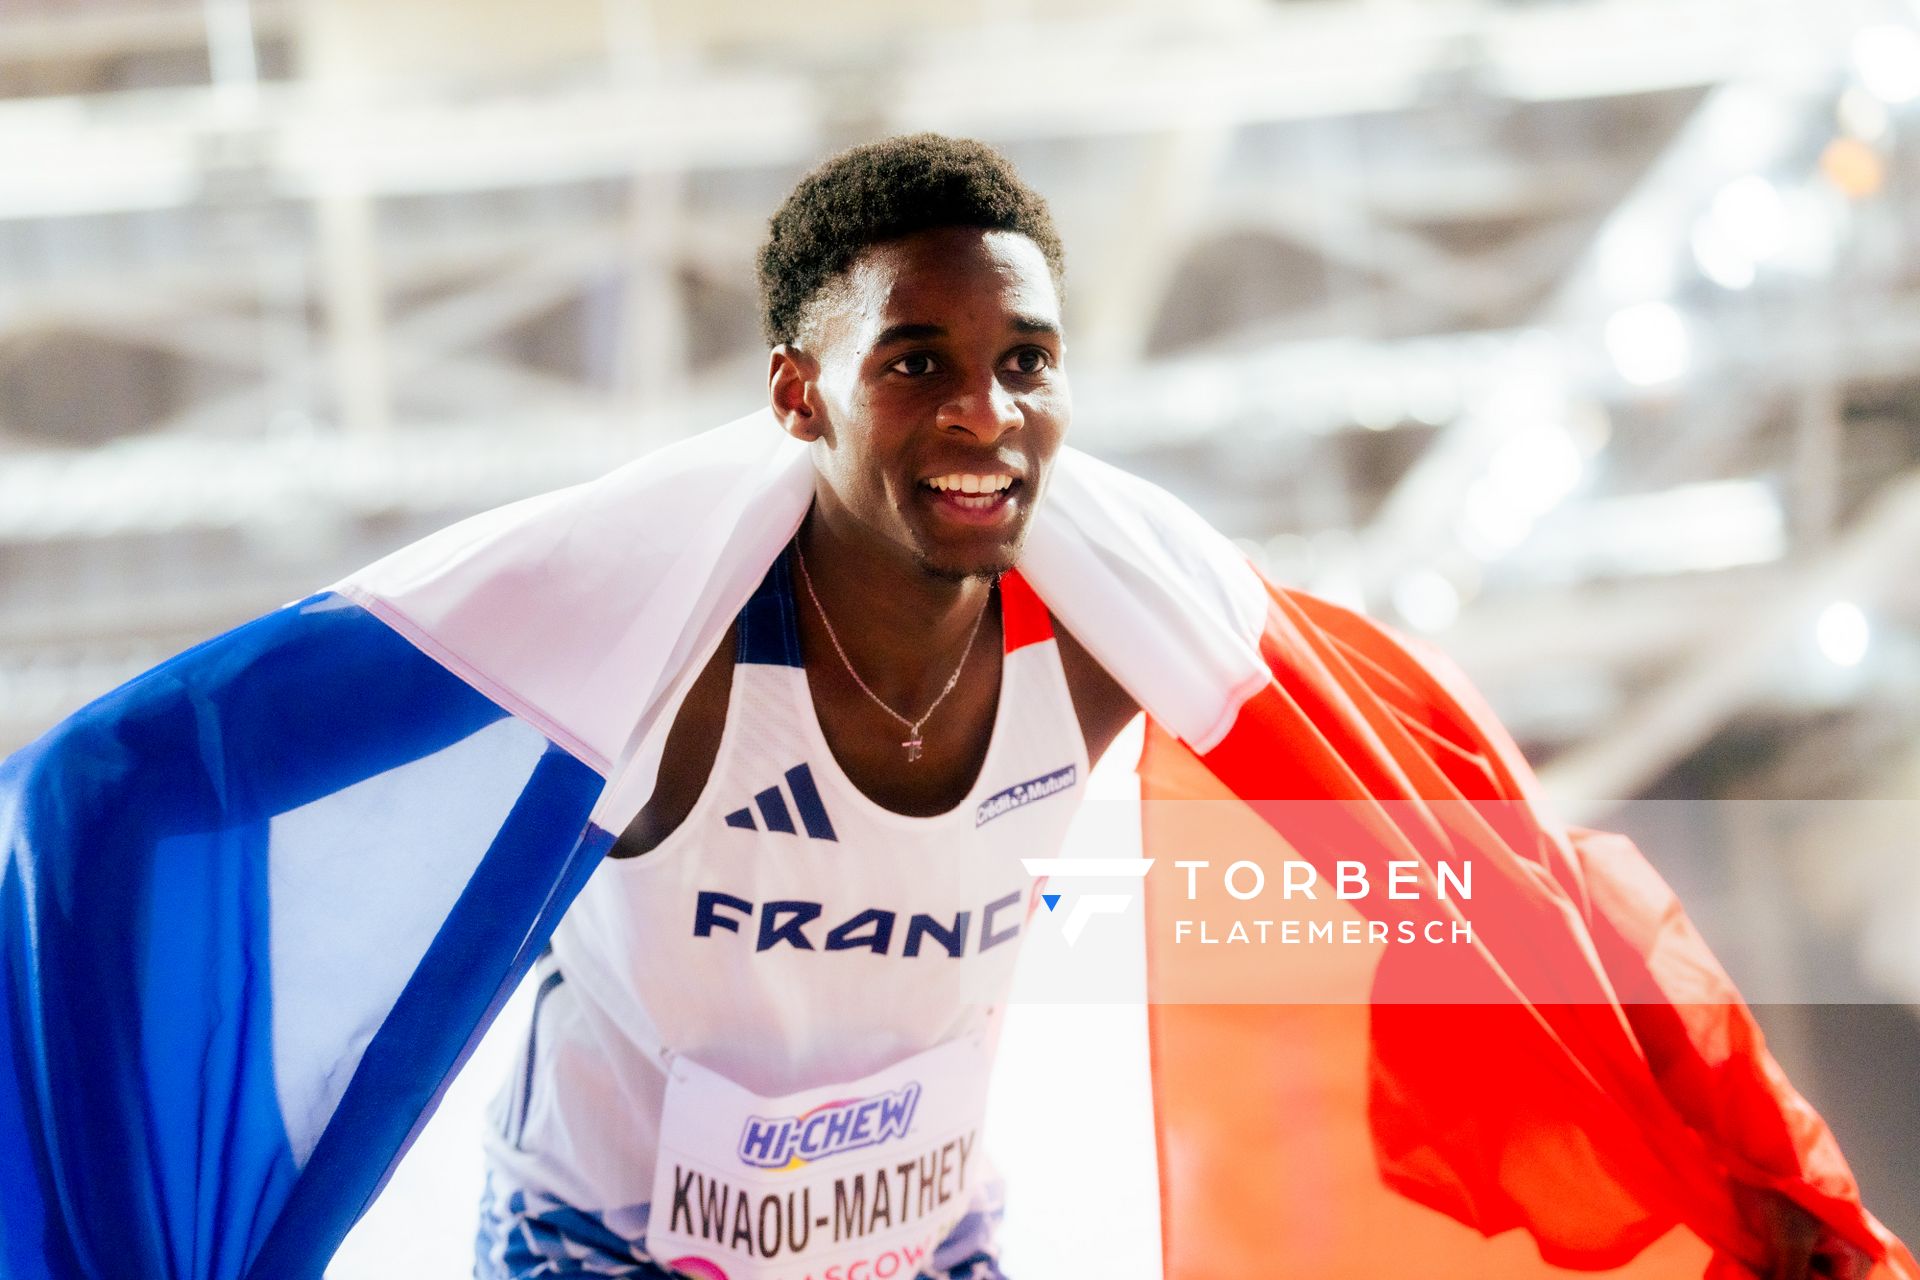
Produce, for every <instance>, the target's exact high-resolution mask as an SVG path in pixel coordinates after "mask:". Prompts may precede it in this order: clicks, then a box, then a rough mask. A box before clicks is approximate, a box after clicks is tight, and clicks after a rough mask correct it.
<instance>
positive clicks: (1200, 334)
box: [0, 0, 1920, 1274]
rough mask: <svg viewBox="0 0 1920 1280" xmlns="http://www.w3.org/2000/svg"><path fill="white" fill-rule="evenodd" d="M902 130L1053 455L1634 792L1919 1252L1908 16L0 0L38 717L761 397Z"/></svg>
mask: <svg viewBox="0 0 1920 1280" xmlns="http://www.w3.org/2000/svg"><path fill="white" fill-rule="evenodd" d="M922 128H928V129H936V130H940V131H944V132H950V133H959V134H968V135H973V136H977V137H981V138H983V139H986V140H987V141H990V142H992V143H994V144H996V145H998V146H1000V147H1001V148H1003V149H1004V150H1005V151H1006V152H1007V153H1008V154H1009V155H1010V156H1011V157H1012V158H1013V159H1014V161H1015V162H1016V163H1017V164H1018V165H1019V166H1020V168H1021V169H1022V171H1023V172H1024V173H1025V174H1026V175H1027V177H1028V178H1029V179H1030V180H1031V181H1032V182H1033V183H1034V184H1035V185H1036V186H1037V187H1038V188H1039V189H1040V190H1041V191H1042V192H1043V193H1044V194H1045V195H1046V196H1047V197H1048V198H1049V199H1050V201H1051V202H1052V203H1053V206H1054V209H1055V211H1056V214H1057V216H1058V219H1059V221H1060V223H1061V225H1062V231H1063V234H1064V237H1065V240H1066V244H1067V249H1068V271H1069V278H1068V317H1069V331H1070V334H1071V348H1070V353H1071V354H1070V367H1071V369H1072V373H1073V378H1074V386H1075V390H1076V393H1077V410H1078V412H1077V416H1076V427H1075V442H1076V443H1077V444H1079V445H1080V446H1081V447H1083V448H1086V449H1089V450H1091V451H1093V452H1095V453H1097V454H1100V455H1102V456H1104V457H1106V458H1108V459H1110V460H1112V461H1114V462H1117V463H1119V464H1121V465H1123V466H1126V467H1128V468H1131V469H1133V470H1136V471H1138V472H1140V473H1142V474H1144V475H1147V476H1149V477H1151V478H1153V479H1155V480H1157V481H1159V482H1160V483H1162V484H1164V485H1166V486H1168V487H1170V488H1171V489H1173V490H1174V491H1175V492H1177V493H1179V494H1180V495H1182V496H1183V497H1185V498H1186V499H1187V500H1189V501H1190V502H1192V503H1193V504H1194V505H1195V506H1196V507H1198V508H1199V509H1200V510H1201V511H1202V512H1203V513H1204V514H1205V515H1207V516H1208V517H1209V518H1210V519H1211V520H1212V521H1213V522H1214V523H1215V524H1217V525H1218V526H1219V527H1221V528H1222V529H1224V530H1226V531H1228V532H1229V533H1231V534H1233V535H1234V536H1235V537H1237V538H1239V539H1241V540H1242V542H1243V544H1244V545H1245V547H1246V548H1247V550H1248V551H1249V552H1250V553H1251V554H1252V555H1254V556H1255V557H1257V558H1259V559H1260V560H1261V561H1262V562H1263V563H1264V564H1265V565H1266V567H1267V568H1268V569H1269V570H1270V571H1271V572H1274V573H1276V574H1278V575H1280V576H1282V577H1283V578H1285V579H1287V580H1290V581H1294V582H1297V583H1301V584H1304V585H1306V586H1308V587H1310V588H1312V589H1315V590H1318V591H1320V592H1322V593H1324V594H1327V595H1330V596H1333V597H1335V598H1338V599H1341V600H1344V601H1347V602H1349V603H1353V604H1357V605H1360V606H1362V607H1365V608H1366V609H1368V610H1369V611H1370V612H1372V613H1374V614H1375V615H1377V616H1380V617H1382V618H1384V619H1386V620H1388V621H1390V622H1392V623H1394V624H1396V625H1398V626H1401V627H1404V628H1406V629H1408V630H1411V631H1415V632H1418V633H1422V634H1425V635H1427V636H1429V637H1430V638H1431V639H1432V640H1433V641H1434V642H1435V643H1437V644H1438V645H1439V646H1440V647H1442V648H1443V649H1445V650H1446V651H1447V652H1449V653H1450V654H1451V655H1452V656H1453V657H1454V658H1456V659H1457V660H1458V661H1459V662H1460V663H1461V664H1462V665H1463V666H1464V667H1465V668H1466V669H1467V671H1468V673H1469V674H1470V675H1471V676H1472V677H1473V678H1474V679H1475V680H1476V681H1477V682H1478V683H1479V685H1480V686H1481V688H1482V689H1483V690H1484V691H1485V692H1486V693H1487V695H1488V696H1489V698H1490V700H1491V701H1492V702H1493V704H1494V706H1495V707H1496V709H1497V710H1498V711H1499V712H1500V714H1501V715H1502V716H1503V717H1504V719H1505V721H1506V723H1507V724H1508V725H1509V726H1511V728H1512V729H1513V730H1514V732H1515V734H1516V735H1517V736H1518V737H1519V738H1520V739H1521V741H1522V743H1523V745H1524V746H1525V747H1526V748H1527V749H1528V751H1529V754H1530V755H1531V757H1532V758H1533V759H1534V760H1535V761H1536V763H1538V764H1539V765H1540V767H1541V768H1542V771H1543V774H1544V776H1545V777H1546V779H1547V781H1548V783H1549V786H1550V788H1551V790H1552V791H1553V793H1554V795H1555V797H1556V800H1557V801H1558V803H1559V804H1560V805H1561V806H1562V807H1563V809H1564V811H1565V813H1566V814H1567V816H1569V817H1570V818H1572V819H1575V820H1581V821H1594V822H1608V821H1613V822H1620V823H1623V824H1626V825H1629V826H1632V825H1634V823H1636V822H1639V823H1641V824H1642V825H1644V826H1645V827H1647V828H1649V829H1648V830H1644V831H1640V832H1639V834H1641V835H1642V838H1643V844H1645V846H1646V847H1647V849H1648V852H1649V854H1650V855H1651V856H1652V857H1653V858H1654V860H1655V861H1656V862H1657V863H1658V864H1659V865H1661V866H1662V868H1663V869H1664V870H1666V871H1667V873H1668V874H1669V875H1670V876H1671V877H1672V878H1673V879H1674V880H1675V881H1676V883H1677V884H1678V885H1679V887H1680V888H1681V890H1682V894H1683V896H1684V897H1685V898H1686V899H1687V901H1688V902H1689V904H1690V906H1691V907H1692V909H1693V911H1694V913H1695V914H1696V916H1697V918H1698V919H1699V921H1700V923H1701V925H1702V928H1703V930H1704V931H1705V932H1706V933H1707V934H1708V936H1709V938H1710V939H1711V940H1712V941H1713V942H1714V944H1715V946H1716V948H1717V949H1718V950H1719V951H1720V952H1721V954H1722V955H1723V956H1724V957H1725V958H1726V959H1727V961H1728V963H1729V965H1730V967H1731V968H1733V969H1734V971H1735V973H1736V976H1739V977H1741V978H1742V980H1743V982H1745V983H1746V984H1747V985H1748V986H1749V988H1750V989H1752V990H1755V991H1756V992H1759V993H1761V995H1762V998H1764V999H1768V1000H1769V1001H1771V1002H1770V1003H1768V1004H1767V1005H1766V1007H1764V1008H1763V1009H1762V1011H1761V1012H1762V1016H1763V1020H1764V1021H1765V1022H1766V1024H1767V1026H1768V1029H1769V1033H1770V1035H1771V1036H1772V1038H1773V1040H1774V1043H1775V1045H1776V1048H1777V1052H1778V1053H1779V1054H1780V1056H1781V1057H1782V1058H1783V1060H1785V1062H1786V1064H1787V1066H1788V1067H1789V1069H1790V1071H1791V1072H1792V1073H1793V1075H1794V1077H1795V1079H1796V1081H1798V1082H1799V1083H1800V1085H1801V1087H1802V1088H1803V1090H1805V1091H1806V1092H1808V1093H1809V1094H1810V1095H1811V1096H1812V1097H1813V1098H1814V1099H1815V1101H1816V1102H1817V1103H1819V1105H1821V1106H1822V1108H1823V1109H1824V1110H1825V1111H1826V1112H1827V1114H1828V1115H1829V1117H1830V1119H1831V1120H1832V1121H1833V1123H1834V1125H1835V1127H1836V1129H1838V1130H1839V1132H1840V1134H1841V1136H1842V1138H1843V1140H1844V1141H1845V1143H1846V1145H1847V1147H1848V1150H1849V1152H1850V1153H1851V1154H1852V1156H1853V1158H1854V1161H1855V1163H1856V1166H1857V1167H1858V1169H1859V1171H1860V1173H1861V1176H1862V1179H1863V1181H1864V1182H1865V1184H1866V1186H1867V1189H1868V1192H1869V1199H1870V1202H1871V1203H1873V1204H1874V1205H1875V1206H1876V1208H1877V1209H1878V1210H1879V1211H1880V1212H1881V1213H1882V1215H1883V1216H1885V1217H1886V1218H1887V1219H1888V1220H1889V1221H1890V1223H1891V1224H1892V1225H1894V1226H1895V1227H1896V1228H1898V1229H1900V1230H1902V1231H1904V1232H1905V1233H1906V1234H1907V1236H1908V1238H1909V1239H1910V1240H1911V1239H1912V1238H1913V1237H1915V1236H1917V1235H1920V1160H1916V1159H1915V1156H1914V1152H1915V1150H1916V1144H1917V1143H1920V1020H1917V1019H1916V1017H1915V1016H1914V1012H1913V1008H1912V1006H1914V1005H1916V1004H1920V848H1917V847H1916V844H1917V841H1916V837H1915V834H1914V833H1915V831H1916V829H1920V822H1916V818H1920V807H1916V805H1917V804H1920V399H1916V396H1917V395H1920V204H1917V203H1916V200H1915V193H1916V191H1917V190H1920V5H1915V4H1911V3H1892V2H1872V3H1869V2H1854V0H1793V2H1786V0H1564V2H1552V0H1540V2H1536V3H1525V2H1521V0H1508V2H1504V3H1496V2H1493V0H1451V2H1442V0H1186V2H1185V3H1181V4H1178V5H1174V4H1164V3H1149V2H1143V0H1052V2H1050V3H1045V4H1042V3H1038V2H1037V0H953V2H951V3H947V4H944V5H941V6H937V7H935V6H927V5H906V4H883V3H877V2H866V0H813V3H810V4H808V5H805V6H795V5H791V4H774V3H770V2H769V0H738V2H735V3H730V4H724V5H722V4H711V5H695V4H671V3H666V2H665V0H651V2H650V0H544V2H543V3H541V4H538V5H534V4H526V3H520V4H515V3H510V2H509V0H459V2H458V3H455V2H454V0H255V2H252V3H249V0H6V3H5V4H4V5H0V566H3V567H0V750H3V749H11V748H13V747H15V746H18V745H20V744H22V743H24V742H25V741H27V740H28V739H30V738H31V737H32V736H34V735H35V734H37V733H38V732H39V731H40V730H42V729H43V728H45V727H46V726H48V725H49V724H51V723H52V722H53V721H55V720H56V719H57V718H59V717H60V716H62V715H63V714H65V713H66V712H67V711H69V710H71V709H72V708H74V707H75V706H77V705H79V704H80V703H81V702H82V701H84V700H86V699H87V698H89V697H92V696H94V695H95V694H98V693H100V692H102V691H104V690H105V689H107V688H109V687H111V686H112V685H114V684H116V683H118V682H119V681H121V680H122V679H124V678H126V677H129V676H131V675H133V674H135V673H136V672H138V671H140V670H142V669H144V668H146V667H147V666H149V665H151V664H152V663H154V662H156V661H158V660H160V659H161V658H163V657H165V656H167V655H169V654H171V653H173V652H175V651H177V650H178V649H180V648H182V647H184V646H186V645H187V644H189V643H192V642H194V641H196V640H198V639H201V638H203V637H205V636H207V635H209V634H212V633H214V632H216V631H218V630H221V629H223V628H225V627H227V626H229V625H231V624H233V623H236V622H239V621H241V620H243V619H245V618H248V617H250V616H252V615H254V614H256V613H258V612H261V611H262V610H264V609H266V608H269V607H271V606H273V605H275V604H277V603H280V602H282V601H284V600H287V599H291V598H297V597H299V596H302V595H305V594H307V593H308V592H310V591H312V590H314V589H316V588H318V587H320V586H323V585H325V584H326V583H328V582H330V581H332V580H333V579H334V578H336V577H337V576H338V575H340V574H341V573H343V572H344V571H346V570H348V569H350V568H352V567H354V566H356V565H358V564H360V563H363V562H365V561H367V560H370V559H372V558H374V557H375V556H377V555H378V554H380V553H381V552H383V551H385V550H387V549H390V548H393V547H395V546H398V545H400V544H401V543H403V542H405V541H407V540H409V539H411V538H412V537H414V536H416V535H418V534H421V533H424V532H426V531H428V530H430V529H433V528H435V527H438V526H440V525H442V524H445V523H447V522H449V521H451V520H453V519H455V518H457V517H460V516H462V515H465V514H468V513H470V512H473V511H476V510H479V509H482V508H485V507H488V506H491V505H495V504H498V503H501V502H504V501H507V500H510V499H513V498H516V497H519V496H522V495H525V494H528V493H532V492H536V491H539V490H543V489H547V488H551V487H554V486H557V485H562V484H566V483H570V482H573V481H576V480H579V479H583V478H585V477H588V476H591V475H593V474H596V473H597V472H599V471H601V470H604V469H606V468H609V467H611V466H613V465H615V464H617V463H619V462H620V461H623V460H624V459H626V458H628V457H630V456H632V455H634V454H635V453H636V452H638V451H641V450H644V449H645V448H647V447H649V446H650V445H653V444H655V443H658V442H661V441H664V440H667V439H671V438H673V437H676V436H679V435H682V434H686V433H689V432H691V431H694V430H697V429H700V428H702V427H706V426H709V425H713V424H716V423H719V422H721V421H724V420H727V419H730V418H732V417H735V416H737V415H738V414H740V413H742V412H745V411H747V410H749V409H751V408H752V407H754V406H755V404H756V403H759V402H761V400H762V380H763V378H764V362H765V353H764V350H763V348H762V347H761V345H760V341H759V338H758V332H757V324H756V310H755V296H754V283H753V270H752V257H753V252H754V249H755V247H756V245H757V243H758V239H759V237H760V235H761V232H762V228H763V226H764V223H765V219H766V218H767V216H768V214H769V213H771V211H772V209H773V207H774V206H775V204H776V203H777V202H778V200H779V199H780V197H781V196H782V195H783V194H784V192H785V191H786V189H787V188H788V187H789V186H790V185H791V183H792V182H793V180H794V179H795V178H796V177H797V176H798V175H799V174H800V173H801V172H803V171H804V169H805V168H807V167H808V166H809V165H810V164H812V163H813V162H814V161H816V160H818V159H819V158H821V157H822V156H824V155H825V154H827V153H829V152H831V151H833V150H835V149H837V148H839V147H841V146H844V145H848V144H851V143H854V142H858V141H862V140H865V139H869V138H873V137H877V136H882V135H884V134H888V133H894V132H902V131H911V130H917V129H922ZM1708 799H1711V800H1716V801H1724V802H1729V803H1727V804H1723V805H1720V806H1718V807H1717V808H1716V809H1715V812H1716V813H1719V814H1721V815H1724V816H1723V817H1721V818H1719V819H1716V821H1715V823H1714V824H1712V825H1713V829H1711V830H1703V829H1701V828H1700V826H1699V824H1698V823H1697V822H1695V821H1693V820H1692V819H1681V818H1673V817H1668V818H1662V817H1661V816H1660V815H1661V814H1662V813H1664V812H1667V811H1666V810H1663V809H1662V808H1661V807H1660V805H1659V804H1658V803H1656V802H1660V801H1681V800H1685V801H1697V800H1708ZM1629 801H1635V802H1640V803H1638V804H1636V805H1634V806H1633V807H1631V808H1629V809H1625V810H1623V809H1621V808H1620V806H1621V805H1622V804H1623V803H1624V802H1629ZM1734 801H1739V802H1743V803H1742V804H1733V803H1731V802H1734ZM1784 801H1794V802H1801V803H1796V804H1795V805H1793V806H1791V807H1783V806H1782V805H1781V804H1780V803H1779V802H1784ZM1745 802H1751V803H1745ZM1762 802H1765V803H1762ZM1743 813H1744V814H1747V815H1749V816H1748V817H1746V818H1744V819H1743V818H1740V817H1738V816H1737V815H1739V814H1743ZM1636 815H1637V816H1636ZM1816 968H1817V969H1819V970H1820V972H1819V974H1818V975H1817V978H1816V977H1810V976H1809V975H1810V974H1811V973H1812V971H1813V970H1814V969H1816ZM1796 992H1798V998H1797V999H1796ZM1836 993H1840V994H1839V995H1836ZM369 1274H374V1272H369Z"/></svg>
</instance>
